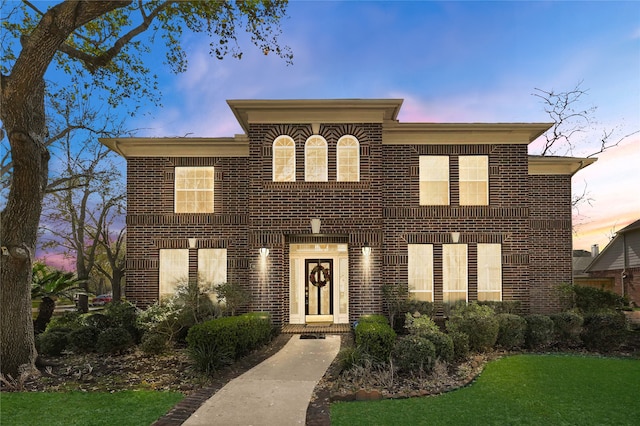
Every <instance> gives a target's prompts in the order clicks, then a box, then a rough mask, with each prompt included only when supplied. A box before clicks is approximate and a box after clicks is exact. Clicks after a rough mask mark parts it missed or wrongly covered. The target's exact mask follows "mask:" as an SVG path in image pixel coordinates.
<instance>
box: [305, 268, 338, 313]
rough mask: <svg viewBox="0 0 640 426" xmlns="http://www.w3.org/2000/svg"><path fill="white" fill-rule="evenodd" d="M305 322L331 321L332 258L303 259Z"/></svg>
mask: <svg viewBox="0 0 640 426" xmlns="http://www.w3.org/2000/svg"><path fill="white" fill-rule="evenodd" d="M304 264H305V276H306V277H307V279H306V283H305V294H304V297H305V300H304V306H305V315H306V318H307V322H314V321H322V322H324V321H330V322H333V272H334V271H333V259H305V262H304Z"/></svg>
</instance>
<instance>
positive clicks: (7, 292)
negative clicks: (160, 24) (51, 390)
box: [0, 2, 126, 377]
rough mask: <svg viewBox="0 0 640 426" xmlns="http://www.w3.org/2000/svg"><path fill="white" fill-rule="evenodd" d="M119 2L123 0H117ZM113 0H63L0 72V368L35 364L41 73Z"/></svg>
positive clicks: (43, 167)
mask: <svg viewBox="0 0 640 426" xmlns="http://www.w3.org/2000/svg"><path fill="white" fill-rule="evenodd" d="M125 4H126V2H125ZM122 6H123V4H122V3H115V2H111V3H110V2H65V3H61V4H59V5H57V6H55V7H53V8H51V9H50V10H49V11H47V13H45V15H44V16H43V17H42V19H41V21H40V23H39V24H38V25H37V27H36V28H35V29H34V30H33V32H32V33H31V34H30V35H29V36H28V37H24V38H23V39H22V40H21V43H22V51H21V52H20V55H19V57H18V58H17V60H16V62H15V64H14V65H13V68H12V70H11V74H10V75H9V76H5V75H2V76H1V78H0V120H2V122H3V125H4V128H5V130H6V133H7V137H8V139H9V144H10V145H11V158H12V161H13V176H12V180H11V187H10V190H9V196H8V198H7V206H6V208H5V210H4V211H3V212H2V214H1V217H0V244H1V245H2V247H3V248H6V250H7V252H8V254H5V253H4V252H5V250H3V253H2V255H1V256H0V269H1V272H0V283H1V284H0V372H1V373H2V374H5V375H6V374H11V375H12V376H13V377H17V376H18V374H19V372H22V371H28V370H33V369H35V360H36V356H37V354H36V349H35V344H34V334H33V321H32V315H31V278H32V265H33V256H34V253H35V249H36V236H37V230H38V223H39V221H40V213H41V211H42V199H43V197H44V190H45V188H46V186H47V178H48V173H49V164H48V162H49V152H48V151H47V148H46V146H45V144H44V141H45V138H46V136H47V130H46V125H45V109H44V94H45V85H44V74H45V72H46V70H47V68H48V67H49V64H50V63H51V61H52V59H53V56H54V55H55V53H56V52H57V51H58V48H59V47H60V45H61V44H62V43H64V42H65V40H66V39H67V37H69V34H71V32H73V31H74V30H75V29H76V28H78V27H79V26H81V25H84V24H85V23H87V22H89V21H91V20H93V19H94V18H96V17H98V16H100V15H102V14H104V13H105V12H107V11H109V10H113V9H116V8H118V7H122Z"/></svg>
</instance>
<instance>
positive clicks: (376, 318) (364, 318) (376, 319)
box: [358, 314, 389, 325]
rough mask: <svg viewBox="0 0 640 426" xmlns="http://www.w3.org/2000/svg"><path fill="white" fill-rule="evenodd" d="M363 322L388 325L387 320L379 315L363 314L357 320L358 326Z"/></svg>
mask: <svg viewBox="0 0 640 426" xmlns="http://www.w3.org/2000/svg"><path fill="white" fill-rule="evenodd" d="M365 322H373V323H377V324H387V325H388V324H389V319H388V318H387V317H385V316H384V315H380V314H364V315H361V316H360V318H358V324H362V323H365Z"/></svg>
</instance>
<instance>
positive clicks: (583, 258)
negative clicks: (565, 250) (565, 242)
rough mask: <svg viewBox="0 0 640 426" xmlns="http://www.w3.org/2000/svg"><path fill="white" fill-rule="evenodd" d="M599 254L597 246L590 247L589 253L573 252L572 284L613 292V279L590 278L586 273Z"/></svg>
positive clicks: (582, 251)
mask: <svg viewBox="0 0 640 426" xmlns="http://www.w3.org/2000/svg"><path fill="white" fill-rule="evenodd" d="M599 253H600V248H599V247H598V244H594V245H593V246H591V251H587V250H574V251H573V284H575V285H579V286H585V287H594V288H598V289H602V290H609V291H613V284H614V279H613V278H607V277H604V278H592V277H590V276H589V274H588V273H587V272H585V271H586V269H587V267H588V266H589V265H590V264H591V262H593V259H594V258H595V257H596V256H597V255H598V254H599Z"/></svg>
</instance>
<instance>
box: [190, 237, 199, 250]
mask: <svg viewBox="0 0 640 426" xmlns="http://www.w3.org/2000/svg"><path fill="white" fill-rule="evenodd" d="M197 244H198V239H197V238H189V248H190V249H194V248H196V245H197Z"/></svg>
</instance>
